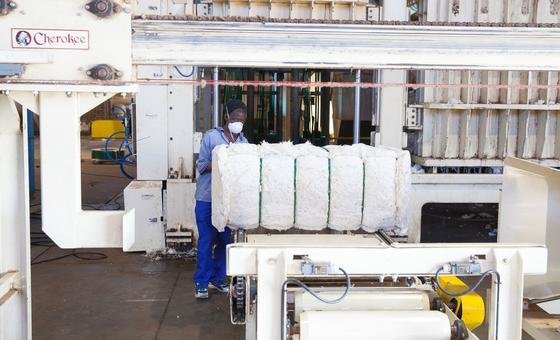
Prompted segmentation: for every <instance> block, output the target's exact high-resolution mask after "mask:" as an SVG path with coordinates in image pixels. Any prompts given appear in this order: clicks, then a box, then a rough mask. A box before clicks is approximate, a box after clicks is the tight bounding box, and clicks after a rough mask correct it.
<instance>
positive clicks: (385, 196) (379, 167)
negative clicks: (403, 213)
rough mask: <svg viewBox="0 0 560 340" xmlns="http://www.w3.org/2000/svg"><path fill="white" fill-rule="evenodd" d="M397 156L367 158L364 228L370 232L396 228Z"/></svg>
mask: <svg viewBox="0 0 560 340" xmlns="http://www.w3.org/2000/svg"><path fill="white" fill-rule="evenodd" d="M395 175H396V158H395V157H369V158H367V159H366V160H365V181H364V182H365V186H364V212H363V217H362V228H363V229H364V230H365V231H368V232H375V231H377V230H379V229H394V228H395V225H396V214H397V206H396V178H395Z"/></svg>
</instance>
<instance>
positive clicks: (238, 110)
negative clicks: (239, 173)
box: [193, 99, 247, 299]
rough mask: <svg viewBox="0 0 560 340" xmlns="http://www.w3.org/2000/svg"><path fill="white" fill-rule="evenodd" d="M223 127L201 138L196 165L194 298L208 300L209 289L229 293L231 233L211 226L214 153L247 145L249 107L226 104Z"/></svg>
mask: <svg viewBox="0 0 560 340" xmlns="http://www.w3.org/2000/svg"><path fill="white" fill-rule="evenodd" d="M225 118H226V119H225V124H224V126H223V127H217V128H215V129H211V130H209V131H207V132H206V133H205V134H204V137H202V143H201V144H200V153H199V155H198V161H197V162H196V169H197V171H198V173H199V176H198V179H197V181H196V193H195V199H196V206H195V215H196V225H197V228H198V249H197V250H198V254H197V263H196V272H195V274H194V278H193V279H194V283H195V297H196V298H198V299H207V298H208V287H210V288H215V289H217V290H218V291H219V292H222V293H227V292H228V285H227V283H226V280H225V279H226V245H227V244H228V243H230V240H231V230H230V229H229V228H227V227H226V228H225V231H223V232H218V230H217V229H216V228H214V226H212V203H211V202H212V190H211V185H212V183H211V182H212V150H213V149H214V148H215V147H216V146H217V145H221V144H229V143H247V139H246V138H245V136H244V135H243V132H241V130H243V124H244V123H245V120H246V119H247V106H245V104H244V103H243V102H242V101H240V100H235V99H233V100H230V101H229V102H228V103H227V104H226V117H225Z"/></svg>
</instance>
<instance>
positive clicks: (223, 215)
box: [212, 144, 260, 231]
mask: <svg viewBox="0 0 560 340" xmlns="http://www.w3.org/2000/svg"><path fill="white" fill-rule="evenodd" d="M259 195H260V158H259V147H258V146H257V145H253V144H230V145H228V146H226V145H220V146H218V147H216V148H215V149H214V151H213V152H212V224H213V225H214V227H215V228H216V229H218V230H220V231H223V230H224V228H225V227H226V226H228V227H230V228H232V229H240V228H241V229H253V228H256V227H258V226H259Z"/></svg>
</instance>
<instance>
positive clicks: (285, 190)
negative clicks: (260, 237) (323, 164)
mask: <svg viewBox="0 0 560 340" xmlns="http://www.w3.org/2000/svg"><path fill="white" fill-rule="evenodd" d="M295 151H296V150H295V148H294V146H293V144H292V143H291V142H285V143H279V144H268V143H263V144H262V145H261V226H262V227H264V228H267V229H276V230H285V229H289V228H291V227H292V226H293V225H294V209H295V206H294V204H295V197H294V196H295V187H294V170H295V169H294V163H295Z"/></svg>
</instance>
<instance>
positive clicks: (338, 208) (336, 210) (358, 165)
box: [328, 153, 364, 230]
mask: <svg viewBox="0 0 560 340" xmlns="http://www.w3.org/2000/svg"><path fill="white" fill-rule="evenodd" d="M363 175H364V163H363V161H362V159H361V158H360V157H357V156H354V155H345V154H343V153H334V154H331V180H330V212H329V223H328V226H329V228H331V229H335V230H356V229H359V228H360V226H361V223H362V198H363V194H364V193H363V182H364V179H363Z"/></svg>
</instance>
